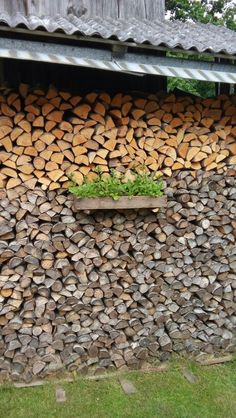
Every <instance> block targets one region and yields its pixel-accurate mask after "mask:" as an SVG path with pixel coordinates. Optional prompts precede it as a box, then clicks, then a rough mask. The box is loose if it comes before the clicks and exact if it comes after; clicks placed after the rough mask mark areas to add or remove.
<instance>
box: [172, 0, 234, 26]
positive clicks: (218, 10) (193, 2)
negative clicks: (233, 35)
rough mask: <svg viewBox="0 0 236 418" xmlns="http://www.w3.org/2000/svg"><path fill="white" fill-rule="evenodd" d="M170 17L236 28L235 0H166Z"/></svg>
mask: <svg viewBox="0 0 236 418" xmlns="http://www.w3.org/2000/svg"><path fill="white" fill-rule="evenodd" d="M166 11H167V12H169V15H170V19H172V20H173V19H180V20H183V21H186V20H193V21H198V22H202V23H213V24H214V25H224V26H226V27H227V28H229V29H232V30H236V2H235V0H202V1H198V0H166Z"/></svg>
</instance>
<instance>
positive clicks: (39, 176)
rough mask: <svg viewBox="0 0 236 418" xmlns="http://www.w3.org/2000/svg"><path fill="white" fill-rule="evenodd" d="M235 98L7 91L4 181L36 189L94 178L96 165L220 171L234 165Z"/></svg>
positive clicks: (0, 152) (2, 102)
mask: <svg viewBox="0 0 236 418" xmlns="http://www.w3.org/2000/svg"><path fill="white" fill-rule="evenodd" d="M235 102H236V99H235V97H231V98H230V97H228V96H219V97H218V98H216V99H206V100H201V99H198V98H197V99H192V98H191V97H183V98H176V97H175V96H174V95H170V96H168V97H166V98H157V97H156V96H149V97H148V98H137V97H131V96H130V95H122V94H116V95H115V96H114V97H111V96H110V95H109V94H107V93H100V94H97V93H95V92H92V93H90V94H87V95H86V96H85V97H83V98H82V97H80V96H72V95H71V94H70V93H68V92H63V91H58V90H57V89H56V88H55V87H50V88H49V89H48V91H47V92H44V91H42V90H39V89H38V90H33V91H30V90H29V88H28V86H27V85H24V84H22V85H21V86H20V88H19V92H13V91H10V90H2V93H1V95H0V111H1V116H0V187H5V186H6V188H7V189H11V188H14V187H15V186H18V185H21V184H24V185H25V186H27V187H29V188H30V189H33V188H34V187H35V186H40V187H41V188H42V189H43V190H46V189H48V188H49V190H56V189H59V188H61V187H63V188H65V187H67V186H68V175H70V174H71V173H73V175H74V178H75V179H76V181H77V182H78V183H82V182H83V181H84V178H85V177H88V178H89V179H94V178H95V177H96V176H97V174H96V168H97V166H99V167H100V169H101V170H102V172H104V173H108V172H109V170H110V169H111V168H115V169H118V170H120V171H126V170H127V169H129V168H132V167H136V168H137V169H138V168H139V167H142V166H143V165H145V166H146V168H147V170H148V171H150V172H159V171H160V172H161V173H163V174H164V175H165V176H169V177H171V176H172V174H173V172H174V171H176V170H179V169H189V170H199V169H201V168H203V169H205V170H207V171H209V170H212V169H216V170H219V169H221V168H223V167H225V165H226V164H236V142H235V137H236V126H235V125H236V107H235Z"/></svg>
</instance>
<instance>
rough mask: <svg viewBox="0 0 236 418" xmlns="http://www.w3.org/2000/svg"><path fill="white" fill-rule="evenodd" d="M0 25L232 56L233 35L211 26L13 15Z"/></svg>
mask: <svg viewBox="0 0 236 418" xmlns="http://www.w3.org/2000/svg"><path fill="white" fill-rule="evenodd" d="M0 24H6V25H7V26H9V27H10V28H16V27H18V26H23V27H25V28H27V29H28V30H30V31H34V30H36V29H38V30H41V29H42V30H44V31H47V32H49V33H53V32H56V31H62V32H64V33H65V34H67V35H72V34H73V35H74V34H78V35H82V36H89V37H101V38H103V39H110V38H114V39H117V40H119V41H121V42H128V41H131V42H135V43H137V44H143V43H149V44H151V45H153V46H165V47H167V48H171V49H173V48H177V47H178V48H180V49H183V50H191V49H194V50H196V51H198V52H200V53H201V52H211V53H215V54H218V53H225V54H228V55H236V33H235V32H234V31H231V30H229V29H227V28H225V27H222V26H215V25H211V24H207V25H205V24H201V23H191V22H185V23H183V22H180V21H167V20H165V21H155V22H151V21H149V20H145V19H142V20H141V19H135V18H131V19H112V18H107V19H104V18H101V17H94V18H87V17H86V16H82V17H80V18H79V17H76V16H74V15H68V17H61V16H55V17H42V18H40V17H38V16H32V15H31V16H25V15H23V14H21V13H17V14H16V15H14V16H11V15H9V14H7V13H0Z"/></svg>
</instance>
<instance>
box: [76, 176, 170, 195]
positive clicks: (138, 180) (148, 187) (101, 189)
mask: <svg viewBox="0 0 236 418" xmlns="http://www.w3.org/2000/svg"><path fill="white" fill-rule="evenodd" d="M97 173H98V177H97V178H96V179H95V180H94V181H89V180H88V179H85V182H84V183H83V184H82V185H78V184H76V182H75V181H74V179H73V175H72V176H71V177H70V179H71V180H72V184H71V186H70V187H69V191H70V192H71V193H73V194H74V195H76V196H78V197H112V198H113V199H114V200H118V199H119V197H121V196H129V197H132V196H162V195H163V188H164V183H163V181H162V180H161V179H160V178H159V177H157V176H155V174H147V173H145V172H144V171H141V172H139V173H138V172H135V171H129V176H128V177H127V175H126V174H120V173H119V174H118V173H117V172H115V171H114V170H111V172H110V174H109V175H108V176H104V175H102V173H101V172H99V169H98V170H97Z"/></svg>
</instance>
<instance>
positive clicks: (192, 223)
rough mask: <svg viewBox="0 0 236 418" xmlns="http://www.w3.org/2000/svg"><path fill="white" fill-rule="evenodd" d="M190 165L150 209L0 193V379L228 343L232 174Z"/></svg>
mask: <svg viewBox="0 0 236 418" xmlns="http://www.w3.org/2000/svg"><path fill="white" fill-rule="evenodd" d="M197 173H198V175H197V176H194V173H192V174H191V173H190V172H189V171H186V170H183V171H175V173H174V176H173V178H167V187H166V194H167V196H168V207H167V208H161V209H160V211H159V213H158V214H154V213H152V212H151V211H149V210H145V211H144V210H140V211H120V212H118V211H105V212H102V211H94V212H93V213H92V214H91V215H86V214H84V213H83V212H79V213H76V211H74V210H73V206H72V197H71V196H67V194H66V193H65V192H63V191H62V190H60V191H58V190H55V191H42V190H41V188H35V189H34V190H29V189H28V188H27V187H26V186H22V185H21V186H17V187H16V188H14V189H9V190H2V191H1V192H0V193H1V194H0V327H1V333H0V379H1V378H3V377H6V376H7V375H9V374H10V375H11V377H12V378H13V379H15V380H21V379H24V380H26V381H29V380H31V379H32V378H33V377H35V376H38V375H39V376H41V377H44V376H45V375H48V374H50V373H52V372H54V371H57V370H61V369H64V368H67V369H68V370H71V371H72V370H78V371H79V372H81V373H85V372H87V371H88V369H89V370H92V371H95V370H96V373H98V372H100V373H101V372H104V371H105V369H107V368H108V369H109V370H114V369H115V368H118V369H119V370H122V369H125V368H126V367H127V366H128V367H134V368H137V367H139V366H141V365H142V364H144V363H145V362H146V361H147V360H150V358H152V357H153V356H154V357H156V356H157V357H160V359H161V360H165V359H167V358H168V356H169V354H170V353H171V352H172V351H174V352H184V353H186V352H188V353H191V354H192V353H199V351H206V352H208V353H209V352H210V353H212V352H216V351H218V350H221V349H224V350H227V351H233V350H235V337H234V333H235V306H236V305H235V303H236V294H235V292H236V283H235V271H236V185H235V176H236V171H235V170H233V169H228V170H227V172H225V173H223V172H222V174H216V173H215V171H209V172H205V171H198V172H197ZM91 368H92V369H91Z"/></svg>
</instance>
